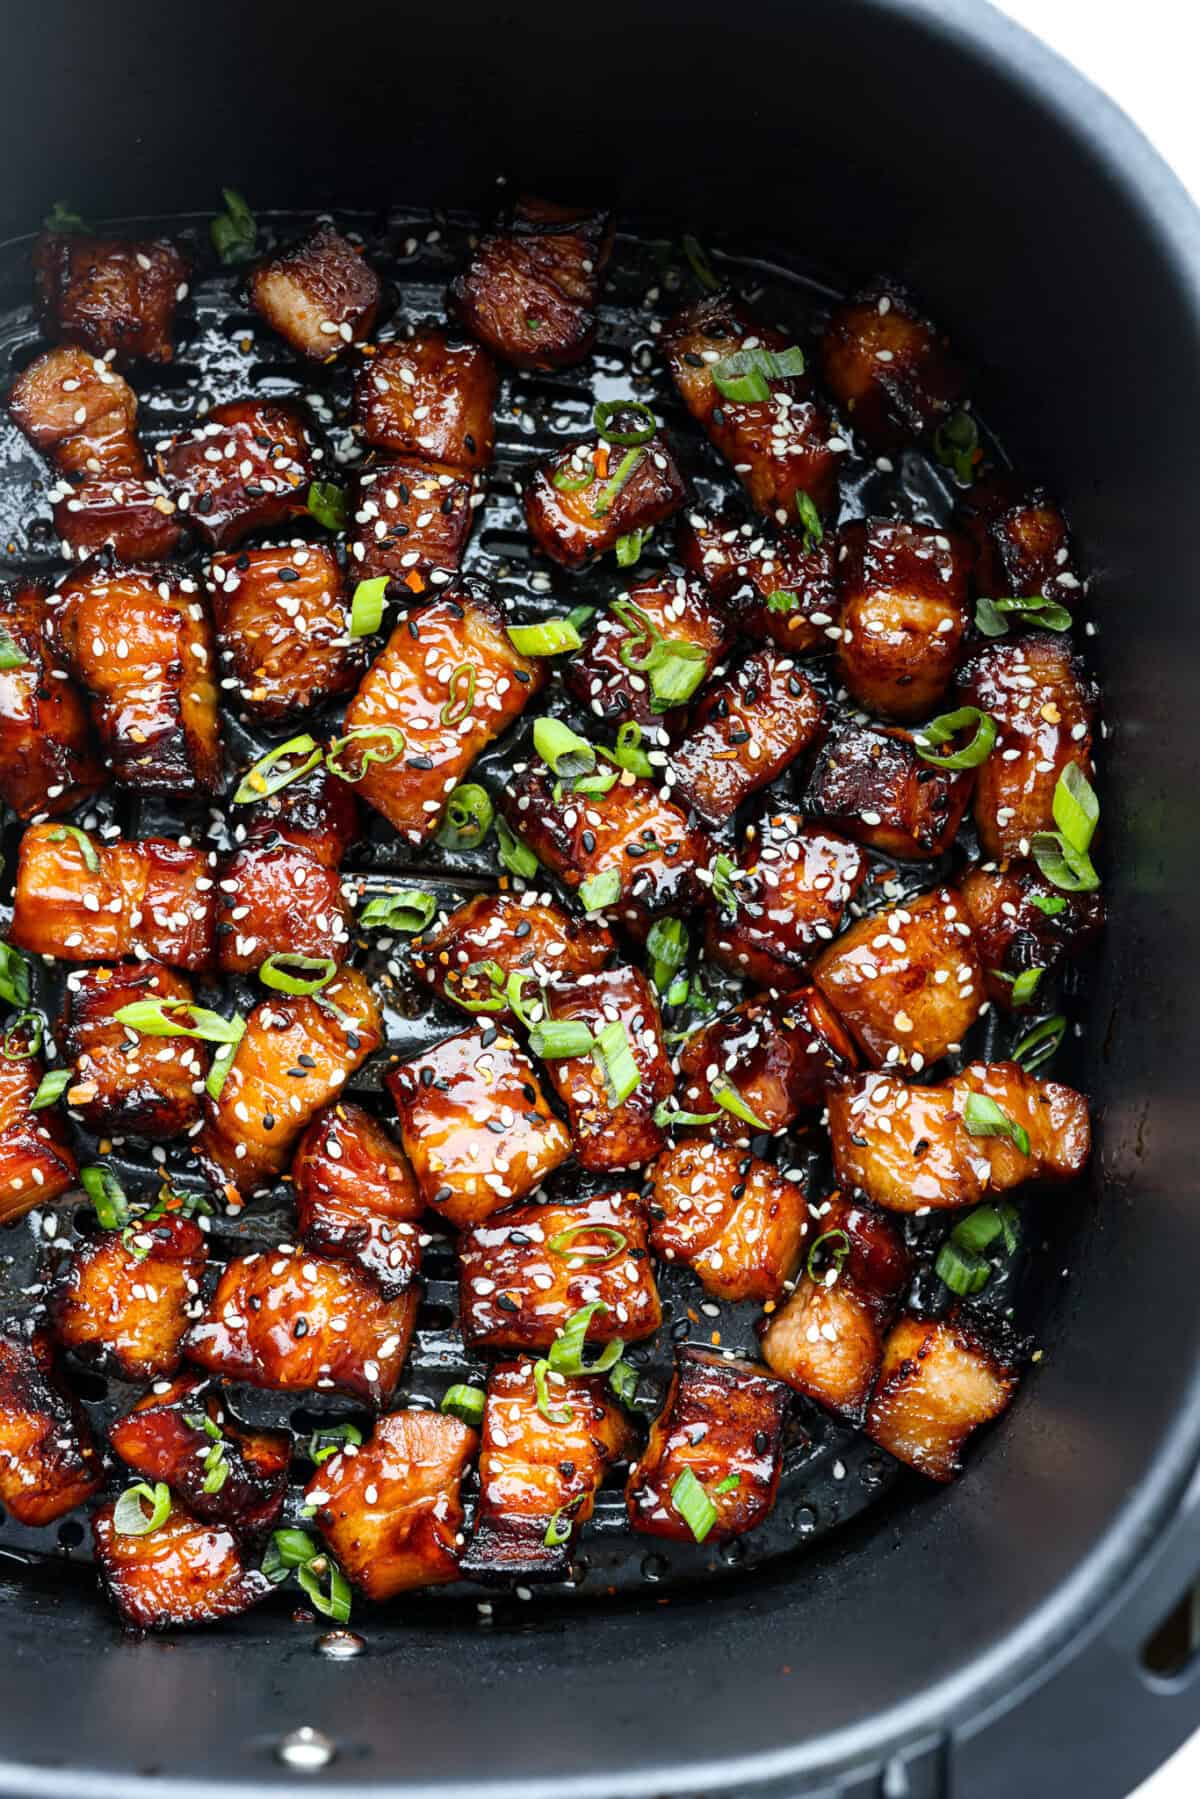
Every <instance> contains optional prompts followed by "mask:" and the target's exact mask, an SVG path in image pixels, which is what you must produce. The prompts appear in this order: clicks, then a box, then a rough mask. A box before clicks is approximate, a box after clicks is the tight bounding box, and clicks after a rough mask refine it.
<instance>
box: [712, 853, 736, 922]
mask: <svg viewBox="0 0 1200 1799" xmlns="http://www.w3.org/2000/svg"><path fill="white" fill-rule="evenodd" d="M741 872H742V871H741V869H740V868H739V867H738V866H737V864H736V862H734V860H733V858H732V857H731V856H727V855H726V854H725V853H724V851H722V852H721V854H720V855H718V856H714V857H713V861H712V867H711V868H710V870H709V873H710V875H711V876H712V886H711V889H710V891H711V893H712V896H713V899H714V900H715V901H716V903H717V909H718V910H719V912H720V914H721V916H722V918H728V919H734V918H736V917H737V915H738V896H737V877H738V875H739V874H740V873H741Z"/></svg>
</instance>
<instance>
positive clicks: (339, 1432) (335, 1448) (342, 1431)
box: [308, 1424, 363, 1468]
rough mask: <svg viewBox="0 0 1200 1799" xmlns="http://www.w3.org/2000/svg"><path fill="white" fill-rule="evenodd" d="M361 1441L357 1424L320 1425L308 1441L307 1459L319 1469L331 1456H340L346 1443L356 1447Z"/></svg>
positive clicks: (361, 1435)
mask: <svg viewBox="0 0 1200 1799" xmlns="http://www.w3.org/2000/svg"><path fill="white" fill-rule="evenodd" d="M362 1440H363V1434H362V1432H361V1431H360V1430H359V1428H358V1426H357V1424H322V1425H321V1426H320V1427H319V1429H317V1430H315V1431H314V1432H313V1434H312V1436H311V1437H310V1438H309V1439H308V1459H309V1461H310V1462H315V1463H316V1465H317V1467H318V1468H319V1467H320V1466H321V1464H322V1463H323V1462H327V1461H328V1460H329V1459H330V1457H331V1456H335V1455H340V1454H341V1452H342V1450H343V1449H344V1448H345V1447H346V1445H347V1443H353V1444H355V1445H356V1446H357V1445H358V1444H360V1443H361V1442H362Z"/></svg>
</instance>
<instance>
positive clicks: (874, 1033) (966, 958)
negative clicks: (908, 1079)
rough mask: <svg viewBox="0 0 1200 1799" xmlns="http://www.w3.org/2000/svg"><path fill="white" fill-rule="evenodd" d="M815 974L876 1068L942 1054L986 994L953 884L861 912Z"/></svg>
mask: <svg viewBox="0 0 1200 1799" xmlns="http://www.w3.org/2000/svg"><path fill="white" fill-rule="evenodd" d="M813 980H814V981H815V982H816V984H817V986H818V987H819V988H820V989H821V992H822V993H823V994H824V995H825V998H826V999H827V1000H828V1001H829V1003H830V1005H831V1006H833V1007H834V1009H835V1011H836V1012H837V1014H838V1016H839V1017H840V1019H841V1020H842V1023H843V1024H844V1025H846V1026H847V1028H848V1029H849V1030H850V1031H852V1032H853V1034H854V1037H855V1039H856V1040H857V1042H858V1043H859V1044H860V1045H861V1047H862V1049H863V1051H864V1053H865V1055H866V1057H867V1060H868V1061H869V1062H872V1063H874V1065H875V1067H876V1068H881V1067H882V1066H883V1065H884V1064H885V1063H892V1062H896V1063H899V1064H901V1065H902V1066H910V1067H912V1068H913V1069H914V1070H920V1069H922V1068H924V1067H925V1066H926V1065H927V1064H928V1063H930V1062H937V1061H940V1060H941V1058H942V1057H943V1056H944V1055H945V1054H946V1052H947V1050H952V1049H958V1047H959V1046H960V1044H961V1043H962V1040H963V1038H964V1036H965V1035H966V1033H967V1031H969V1030H970V1028H971V1026H972V1025H973V1024H974V1022H975V1020H976V1018H978V1016H979V1009H980V1007H981V1006H982V1005H983V1004H984V1001H985V997H986V996H985V994H984V987H983V969H982V967H981V966H980V961H979V952H978V950H977V949H976V947H975V940H974V938H973V936H972V934H971V926H970V922H969V915H968V913H967V910H966V907H965V906H963V905H962V904H961V903H960V901H959V899H958V897H957V895H956V894H955V893H954V892H953V890H952V889H951V888H949V887H937V888H935V889H934V890H933V891H932V892H931V893H923V894H922V895H921V897H920V898H919V899H915V900H908V901H907V902H906V903H905V904H904V905H902V906H901V905H897V906H893V907H892V908H891V909H890V910H889V911H886V912H873V913H872V914H871V915H870V917H868V918H860V919H859V920H858V922H857V923H856V924H853V925H851V927H850V929H849V930H848V931H845V932H843V934H842V936H840V937H839V938H838V940H837V942H836V943H832V944H830V946H829V948H828V949H827V950H826V951H825V953H824V954H823V955H822V956H820V957H818V959H817V961H816V962H814V964H813Z"/></svg>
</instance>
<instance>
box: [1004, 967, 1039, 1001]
mask: <svg viewBox="0 0 1200 1799" xmlns="http://www.w3.org/2000/svg"><path fill="white" fill-rule="evenodd" d="M1045 972H1046V970H1045V969H1044V968H1026V969H1023V970H1022V971H1021V973H1020V974H1019V975H1018V976H1017V978H1016V980H1015V981H1014V982H1013V984H1012V999H1013V1005H1014V1006H1025V1005H1028V1003H1029V1001H1030V1000H1031V999H1032V998H1033V996H1034V994H1035V993H1036V992H1037V990H1038V986H1039V984H1040V982H1041V979H1042V976H1043V975H1044V974H1045Z"/></svg>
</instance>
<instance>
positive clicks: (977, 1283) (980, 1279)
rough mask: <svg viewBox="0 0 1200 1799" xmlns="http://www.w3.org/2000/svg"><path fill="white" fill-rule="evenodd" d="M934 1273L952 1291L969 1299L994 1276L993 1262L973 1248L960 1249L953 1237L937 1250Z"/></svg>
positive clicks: (948, 1238) (962, 1297)
mask: <svg viewBox="0 0 1200 1799" xmlns="http://www.w3.org/2000/svg"><path fill="white" fill-rule="evenodd" d="M933 1269H934V1273H935V1274H936V1275H937V1276H938V1278H939V1280H943V1281H945V1283H946V1285H947V1286H948V1287H949V1289H950V1291H951V1292H952V1293H957V1294H958V1295H959V1297H960V1298H961V1299H967V1298H969V1297H970V1295H971V1294H972V1293H979V1292H981V1291H982V1289H983V1288H984V1287H986V1286H987V1284H988V1282H989V1280H990V1279H991V1278H992V1269H991V1264H990V1263H989V1262H988V1261H987V1259H986V1257H984V1256H981V1255H977V1254H975V1252H974V1251H973V1250H969V1249H960V1248H959V1246H958V1244H957V1243H956V1242H955V1241H954V1238H953V1237H947V1238H946V1241H945V1242H944V1243H943V1244H942V1247H941V1248H940V1249H939V1250H938V1252H937V1258H936V1260H935V1262H934V1264H933Z"/></svg>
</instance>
